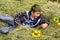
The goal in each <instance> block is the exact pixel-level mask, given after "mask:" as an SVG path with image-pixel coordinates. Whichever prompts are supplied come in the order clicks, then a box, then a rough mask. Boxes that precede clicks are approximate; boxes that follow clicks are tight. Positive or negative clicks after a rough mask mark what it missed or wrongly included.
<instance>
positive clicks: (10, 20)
mask: <svg viewBox="0 0 60 40" xmlns="http://www.w3.org/2000/svg"><path fill="white" fill-rule="evenodd" d="M0 20H2V21H5V22H7V23H9V24H11V25H10V26H9V27H3V28H0V32H2V33H8V32H9V31H10V30H12V29H13V28H14V27H16V24H15V22H14V18H12V17H10V16H7V15H3V14H0Z"/></svg>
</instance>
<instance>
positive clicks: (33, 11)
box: [31, 4, 41, 18]
mask: <svg viewBox="0 0 60 40" xmlns="http://www.w3.org/2000/svg"><path fill="white" fill-rule="evenodd" d="M40 11H41V10H40V6H39V5H37V4H34V5H33V6H32V7H31V15H33V17H34V18H37V17H38V16H40Z"/></svg>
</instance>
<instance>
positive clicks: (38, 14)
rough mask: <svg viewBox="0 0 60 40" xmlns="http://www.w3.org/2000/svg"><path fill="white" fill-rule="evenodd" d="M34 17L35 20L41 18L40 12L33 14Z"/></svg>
mask: <svg viewBox="0 0 60 40" xmlns="http://www.w3.org/2000/svg"><path fill="white" fill-rule="evenodd" d="M32 15H33V17H34V18H37V17H39V16H40V12H39V11H36V12H32Z"/></svg>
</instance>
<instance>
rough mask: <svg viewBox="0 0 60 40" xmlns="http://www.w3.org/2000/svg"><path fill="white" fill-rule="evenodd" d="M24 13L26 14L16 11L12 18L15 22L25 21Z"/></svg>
mask: <svg viewBox="0 0 60 40" xmlns="http://www.w3.org/2000/svg"><path fill="white" fill-rule="evenodd" d="M25 15H26V12H21V13H18V14H17V15H16V16H15V18H14V19H15V22H16V23H17V24H20V23H21V22H23V21H25Z"/></svg>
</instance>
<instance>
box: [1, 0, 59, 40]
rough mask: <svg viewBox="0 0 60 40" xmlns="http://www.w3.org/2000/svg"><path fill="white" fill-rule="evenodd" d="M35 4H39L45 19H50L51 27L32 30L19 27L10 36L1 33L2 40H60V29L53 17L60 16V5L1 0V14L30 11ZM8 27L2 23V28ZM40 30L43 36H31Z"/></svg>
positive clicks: (30, 0) (44, 2)
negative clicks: (34, 31) (33, 32)
mask: <svg viewBox="0 0 60 40" xmlns="http://www.w3.org/2000/svg"><path fill="white" fill-rule="evenodd" d="M33 4H39V5H40V7H41V13H42V14H43V17H45V18H46V19H48V20H49V21H50V22H49V24H50V25H49V26H48V27H47V28H46V29H42V28H40V26H37V28H30V27H25V26H18V27H16V28H15V29H13V30H12V31H10V32H9V33H8V34H1V33H0V40H60V27H58V26H57V25H56V23H55V22H53V17H55V16H59V15H60V4H58V3H57V2H50V1H48V2H47V0H29V1H28V0H0V14H2V13H3V14H8V15H11V16H13V17H14V15H15V14H16V13H18V12H21V11H26V10H30V7H31V6H32V5H33ZM4 26H8V24H6V23H4V22H0V27H4ZM35 29H39V30H41V31H42V36H41V37H39V38H34V37H32V36H31V33H32V30H35Z"/></svg>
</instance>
